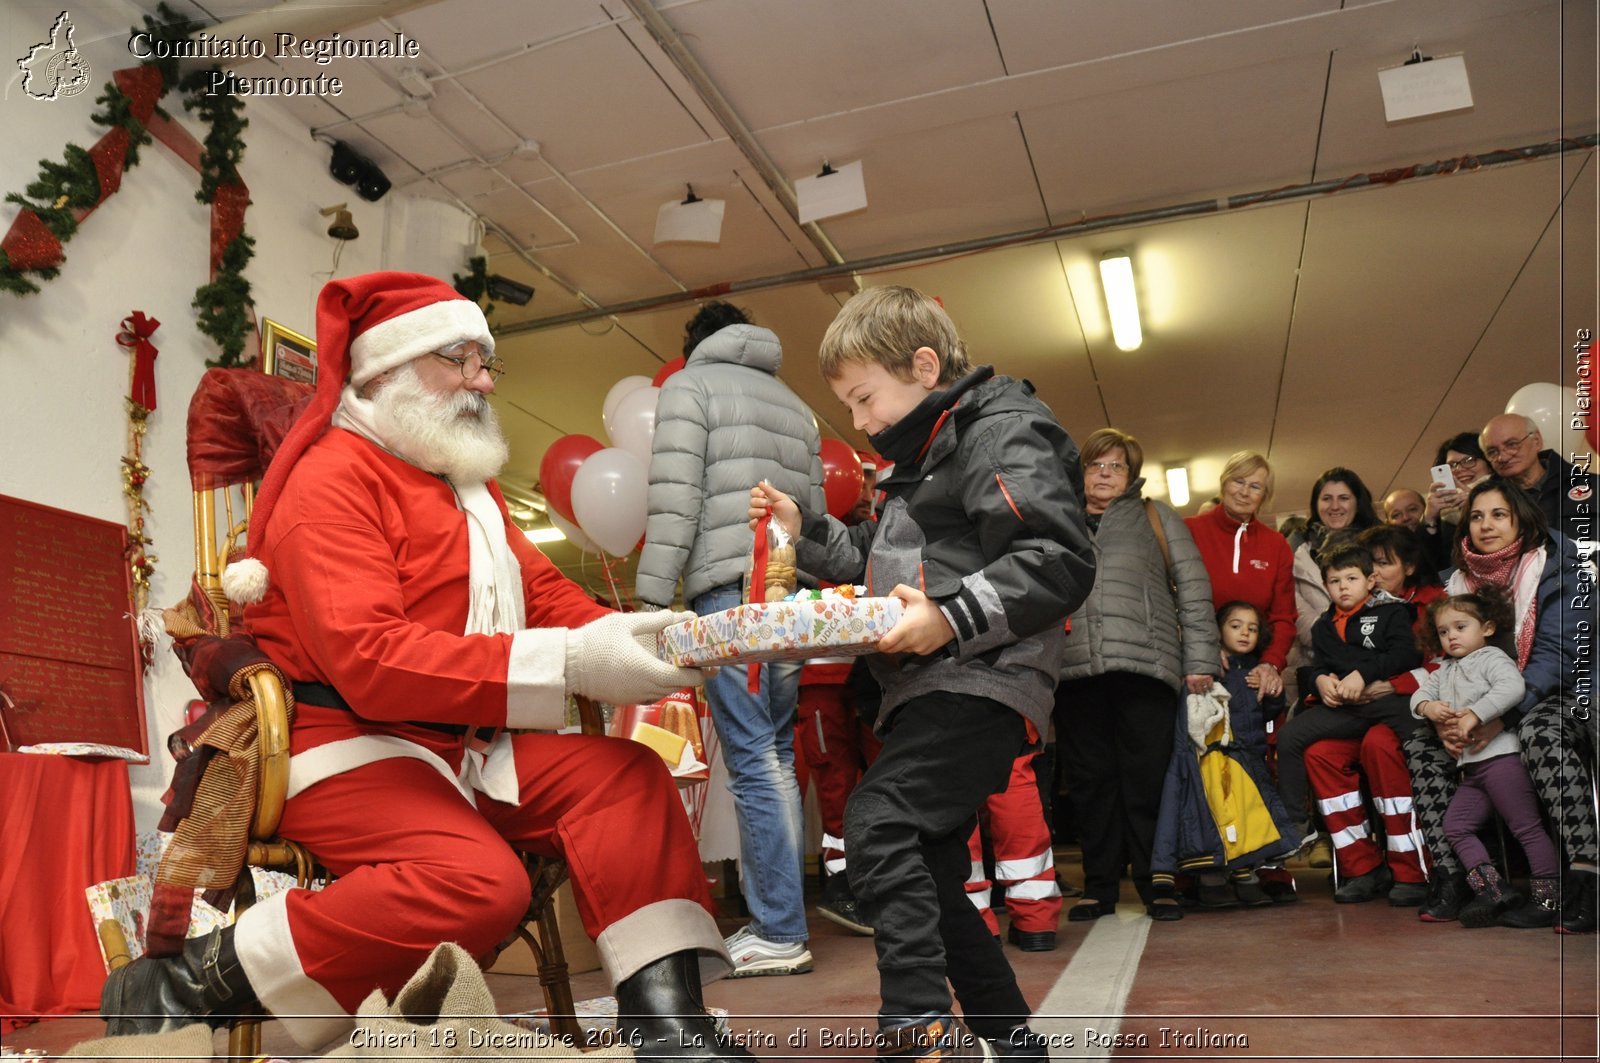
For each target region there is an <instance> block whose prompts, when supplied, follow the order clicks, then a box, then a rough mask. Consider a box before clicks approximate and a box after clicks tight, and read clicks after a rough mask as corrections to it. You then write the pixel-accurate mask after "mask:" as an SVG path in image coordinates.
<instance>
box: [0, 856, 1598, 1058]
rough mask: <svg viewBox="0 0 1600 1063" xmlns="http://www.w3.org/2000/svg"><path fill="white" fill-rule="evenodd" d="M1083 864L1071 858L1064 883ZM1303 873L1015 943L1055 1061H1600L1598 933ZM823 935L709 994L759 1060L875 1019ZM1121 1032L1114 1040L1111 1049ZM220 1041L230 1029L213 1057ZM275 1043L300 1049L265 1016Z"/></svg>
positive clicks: (846, 954)
mask: <svg viewBox="0 0 1600 1063" xmlns="http://www.w3.org/2000/svg"><path fill="white" fill-rule="evenodd" d="M1077 870H1078V869H1077V867H1076V866H1074V865H1073V864H1071V863H1065V862H1064V864H1063V873H1064V875H1065V877H1066V878H1068V879H1069V880H1076V879H1077ZM1296 877H1297V880H1298V882H1299V884H1300V890H1301V894H1302V900H1301V901H1300V903H1298V904H1294V905H1287V906H1282V907H1275V908H1271V909H1266V910H1256V911H1243V910H1235V911H1226V912H1190V914H1189V915H1188V917H1187V918H1185V919H1184V920H1182V921H1181V922H1174V923H1150V922H1149V921H1148V920H1147V919H1146V918H1145V917H1144V915H1143V911H1142V909H1141V908H1139V907H1138V906H1137V905H1136V904H1135V903H1133V902H1132V900H1131V892H1128V893H1125V895H1124V903H1123V905H1122V906H1121V908H1120V909H1119V911H1118V913H1117V915H1116V916H1115V917H1112V918H1106V919H1102V920H1099V921H1097V922H1095V923H1071V922H1067V921H1066V920H1065V919H1063V920H1062V922H1061V925H1060V932H1059V938H1060V943H1059V947H1058V948H1057V950H1056V951H1054V952H1048V953H1024V952H1019V951H1017V950H1015V949H1011V948H1008V949H1007V954H1008V955H1009V956H1010V957H1011V960H1012V964H1013V966H1014V967H1015V968H1016V971H1017V974H1018V977H1019V980H1020V981H1021V984H1022V987H1023V990H1024V992H1025V994H1026V995H1027V997H1028V999H1029V1001H1030V1002H1031V1003H1032V1004H1033V1005H1034V1007H1035V1008H1036V1009H1037V1011H1038V1012H1039V1014H1038V1015H1036V1017H1035V1022H1034V1025H1035V1027H1036V1028H1038V1029H1041V1030H1042V1031H1044V1032H1046V1033H1047V1034H1048V1035H1049V1036H1050V1037H1051V1038H1052V1042H1053V1044H1054V1046H1055V1047H1054V1049H1053V1055H1054V1056H1055V1057H1056V1058H1061V1059H1070V1058H1109V1057H1113V1056H1114V1057H1116V1058H1128V1059H1138V1058H1145V1059H1204V1060H1227V1059H1252V1060H1277V1059H1294V1060H1341V1061H1347V1060H1368V1059H1401V1060H1420V1059H1427V1060H1456V1059H1462V1060H1465V1059H1503V1060H1534V1059H1595V1058H1596V1052H1597V1037H1596V1029H1597V1018H1596V1015H1597V947H1600V938H1596V937H1593V936H1591V937H1563V936H1560V935H1556V934H1553V933H1550V932H1548V931H1531V930H1525V931H1516V930H1506V929H1498V928H1492V929H1486V930H1465V929H1462V928H1461V927H1459V926H1456V925H1453V924H1447V925H1429V924H1424V923H1421V922H1419V921H1418V920H1417V918H1416V912H1415V910H1414V909H1394V908H1390V907H1388V906H1387V905H1386V904H1384V903H1383V902H1381V901H1379V902H1376V903H1373V904H1365V905H1335V904H1334V903H1333V901H1332V896H1331V886H1330V884H1329V882H1328V879H1327V873H1326V872H1321V871H1310V870H1300V871H1298V872H1297V873H1296ZM1067 903H1069V904H1070V903H1071V902H1070V901H1068V902H1067ZM736 925H737V923H736V922H735V921H733V920H730V921H728V923H727V925H726V928H727V929H728V930H729V931H731V930H732V929H734V928H735V927H736ZM812 932H813V935H814V936H813V937H812V940H811V948H812V952H813V953H814V955H815V957H816V970H815V971H814V972H813V973H811V974H806V975H800V976H794V977H785V978H757V979H747V980H743V981H729V982H722V983H718V984H716V985H713V986H711V987H709V988H708V989H707V992H706V998H707V1001H708V1003H710V1004H712V1005H715V1006H719V1007H722V1008H726V1009H727V1010H728V1012H729V1013H730V1015H731V1023H732V1025H733V1027H734V1029H735V1031H736V1032H738V1033H740V1035H741V1036H742V1037H744V1039H745V1040H746V1042H747V1043H748V1044H749V1045H750V1047H751V1048H752V1050H753V1051H754V1052H755V1054H756V1055H757V1056H758V1057H760V1058H777V1057H805V1056H812V1057H827V1058H842V1057H849V1056H859V1055H861V1051H860V1049H858V1048H855V1047H852V1046H851V1045H849V1044H848V1043H847V1041H846V1038H845V1037H844V1036H843V1035H844V1034H846V1033H847V1032H848V1031H850V1030H851V1029H857V1028H861V1029H867V1030H870V1029H871V1028H873V1026H874V1025H875V1023H874V1019H873V1015H874V1013H875V1009H876V1003H877V998H876V988H877V983H876V972H875V970H874V964H873V952H872V943H871V941H870V940H868V939H866V938H860V937H855V936H852V935H850V934H849V933H847V932H846V931H844V930H843V929H841V928H839V927H837V926H835V925H834V924H832V923H829V922H827V921H825V920H822V919H820V918H818V919H814V920H813V922H812ZM1141 943H1142V947H1141ZM489 983H490V988H491V989H492V991H493V992H494V994H495V998H496V1000H497V1002H498V1003H499V1005H500V1008H501V1010H502V1011H505V1012H510V1011H519V1010H524V1009H527V1008H531V1007H536V1006H538V1005H539V1004H540V1003H541V1000H540V996H539V988H538V984H537V980H536V979H533V978H524V977H517V976H512V975H490V976H489ZM1119 987H1121V988H1123V989H1125V991H1126V996H1125V1000H1124V1001H1123V1003H1122V1004H1121V1006H1120V1008H1119V1009H1118V1010H1119V1011H1120V1016H1119V1017H1112V1016H1105V1015H1101V1014H1098V1013H1097V1012H1098V1011H1100V1010H1104V1002H1105V1001H1107V1000H1114V999H1116V998H1117V997H1118V995H1119V994H1118V993H1117V990H1118V988H1119ZM573 988H574V991H575V993H576V995H577V996H578V998H580V999H582V998H584V997H589V996H601V995H604V994H605V993H606V992H608V987H607V986H606V985H605V984H604V979H603V978H602V976H601V975H600V974H599V973H598V972H592V973H588V974H583V975H579V976H577V977H576V978H575V979H574V985H573ZM102 1030H103V1027H102V1025H101V1024H100V1022H99V1020H98V1019H96V1018H94V1017H92V1016H82V1017H71V1018H56V1019H47V1020H44V1021H42V1022H39V1023H36V1024H34V1025H31V1026H27V1027H24V1028H22V1029H20V1030H18V1031H16V1032H14V1033H12V1034H10V1035H8V1036H7V1037H6V1038H5V1039H4V1044H5V1047H7V1048H12V1049H24V1048H38V1049H45V1050H48V1051H59V1050H62V1049H64V1048H65V1047H67V1046H70V1045H72V1044H75V1043H77V1042H78V1041H80V1040H84V1039H86V1038H90V1037H95V1036H99V1035H100V1034H101V1032H102ZM1113 1040H1116V1041H1118V1042H1120V1047H1109V1045H1110V1044H1111V1042H1112V1041H1113ZM223 1045H224V1040H223V1038H222V1035H220V1034H219V1035H218V1038H217V1050H218V1052H219V1053H220V1052H221V1051H222V1050H223ZM329 1047H332V1046H324V1050H326V1049H327V1048H329ZM264 1048H265V1049H266V1051H267V1052H268V1053H269V1054H271V1053H277V1054H280V1055H283V1056H292V1055H295V1054H299V1050H298V1049H297V1048H296V1047H295V1046H294V1044H293V1043H292V1042H290V1041H289V1040H288V1039H287V1038H286V1037H285V1036H284V1035H283V1033H282V1031H281V1030H278V1029H276V1028H275V1024H272V1023H269V1024H268V1025H267V1027H266V1037H265V1044H264Z"/></svg>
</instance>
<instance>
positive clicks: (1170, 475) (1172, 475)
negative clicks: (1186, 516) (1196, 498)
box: [1167, 465, 1189, 509]
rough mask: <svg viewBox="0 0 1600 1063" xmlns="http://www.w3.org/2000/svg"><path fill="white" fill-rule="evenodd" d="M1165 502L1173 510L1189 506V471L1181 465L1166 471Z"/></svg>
mask: <svg viewBox="0 0 1600 1063" xmlns="http://www.w3.org/2000/svg"><path fill="white" fill-rule="evenodd" d="M1167 502H1168V503H1169V504H1170V505H1171V506H1172V508H1174V509H1178V508H1181V507H1183V506H1187V505H1188V504H1189V470H1188V468H1187V467H1186V466H1183V465H1174V466H1172V467H1170V468H1169V469H1167Z"/></svg>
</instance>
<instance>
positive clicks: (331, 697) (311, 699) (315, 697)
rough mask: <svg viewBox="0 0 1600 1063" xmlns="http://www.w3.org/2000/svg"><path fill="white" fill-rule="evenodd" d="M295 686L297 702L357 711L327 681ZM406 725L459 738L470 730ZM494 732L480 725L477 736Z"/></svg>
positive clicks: (416, 722) (463, 726)
mask: <svg viewBox="0 0 1600 1063" xmlns="http://www.w3.org/2000/svg"><path fill="white" fill-rule="evenodd" d="M293 686H294V700H295V701H297V702H304V703H305V704H307V705H320V706H321V707H322V708H325V709H343V710H344V711H345V712H348V713H354V712H355V711H356V710H355V709H353V708H351V707H350V703H349V702H348V701H346V700H344V695H343V694H340V693H339V692H338V691H337V690H335V689H333V688H332V687H330V686H328V685H327V684H326V683H300V682H296V683H294V684H293ZM405 726H407V727H421V728H422V729H424V730H427V731H438V732H439V733H440V734H447V735H455V736H456V737H458V738H459V737H460V736H461V735H464V734H466V733H467V731H468V730H470V728H468V727H467V725H466V724H460V723H423V722H421V721H420V720H407V721H405ZM494 733H495V728H493V727H480V728H478V730H477V737H479V738H482V739H484V740H485V741H487V740H488V739H491V738H493V737H494Z"/></svg>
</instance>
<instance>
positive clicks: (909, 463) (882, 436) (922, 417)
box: [867, 365, 994, 470]
mask: <svg viewBox="0 0 1600 1063" xmlns="http://www.w3.org/2000/svg"><path fill="white" fill-rule="evenodd" d="M992 376H994V366H992V365H983V366H979V367H978V368H977V369H974V370H973V371H972V372H970V373H968V374H967V375H966V376H964V377H962V378H961V379H960V380H958V381H956V382H955V383H954V384H951V385H950V386H949V387H948V388H945V389H944V390H943V391H933V392H929V394H928V396H927V398H925V399H923V400H922V401H921V402H919V403H917V405H916V408H915V409H913V410H912V411H911V412H910V413H908V414H906V415H905V416H904V417H902V418H900V420H898V421H896V422H895V423H894V424H892V425H890V426H889V427H888V428H885V429H884V430H883V431H881V432H879V433H878V434H877V435H872V436H868V437H867V438H868V439H869V440H870V441H871V442H872V449H873V450H876V451H877V452H878V453H879V454H881V455H883V457H884V459H885V460H887V461H891V462H893V463H894V465H895V469H896V470H899V469H900V468H901V467H902V466H904V467H905V468H908V469H909V468H913V467H915V466H916V465H917V464H919V463H920V461H921V458H922V452H923V449H924V448H925V447H926V446H927V445H928V443H929V442H930V436H931V435H932V433H933V428H934V426H935V425H936V424H938V423H939V418H940V417H942V416H944V413H945V411H946V410H949V409H950V408H951V407H953V406H955V404H956V403H958V402H960V401H961V397H962V396H963V395H965V394H966V393H967V392H968V391H971V390H972V389H973V388H974V387H976V386H977V385H979V384H981V383H983V382H984V381H985V380H988V379H989V378H990V377H992Z"/></svg>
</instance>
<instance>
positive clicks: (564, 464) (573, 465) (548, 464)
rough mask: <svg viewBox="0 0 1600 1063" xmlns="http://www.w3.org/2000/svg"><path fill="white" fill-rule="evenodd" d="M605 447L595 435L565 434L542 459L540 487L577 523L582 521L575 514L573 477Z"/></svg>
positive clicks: (553, 504)
mask: <svg viewBox="0 0 1600 1063" xmlns="http://www.w3.org/2000/svg"><path fill="white" fill-rule="evenodd" d="M605 448H606V445H605V444H604V443H602V442H600V441H599V440H598V439H595V438H594V437H593V436H580V435H571V436H562V437H561V438H560V439H558V440H556V441H555V442H554V443H551V444H550V449H549V450H547V451H545V452H544V457H543V458H542V459H541V460H540V462H539V489H540V490H541V491H543V492H544V498H545V501H546V502H549V503H550V505H551V507H552V508H553V509H555V511H556V512H557V513H559V514H561V515H562V516H563V517H565V518H566V519H567V520H569V521H571V522H572V523H573V524H576V523H578V518H577V517H574V516H573V515H572V478H573V477H574V476H576V475H577V473H578V466H580V465H582V464H583V461H584V459H585V458H587V457H588V456H589V455H590V454H595V453H598V452H599V451H602V450H604V449H605Z"/></svg>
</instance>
